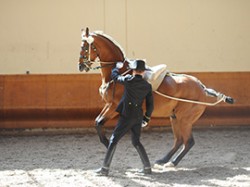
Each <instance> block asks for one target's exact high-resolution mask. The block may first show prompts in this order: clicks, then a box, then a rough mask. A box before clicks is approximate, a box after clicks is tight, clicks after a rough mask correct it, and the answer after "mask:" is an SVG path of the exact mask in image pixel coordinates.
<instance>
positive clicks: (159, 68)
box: [144, 64, 168, 91]
mask: <svg viewBox="0 0 250 187" xmlns="http://www.w3.org/2000/svg"><path fill="white" fill-rule="evenodd" d="M149 68H150V69H151V71H146V72H145V75H144V79H145V80H147V81H148V82H149V83H150V84H151V85H152V90H153V91H155V90H157V89H158V87H159V86H160V84H161V83H162V81H163V79H164V77H165V75H166V74H167V72H168V69H167V65H166V64H160V65H156V66H153V67H149Z"/></svg>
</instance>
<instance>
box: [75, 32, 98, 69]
mask: <svg viewBox="0 0 250 187" xmlns="http://www.w3.org/2000/svg"><path fill="white" fill-rule="evenodd" d="M94 40H95V39H94V37H93V36H92V35H90V34H89V29H88V28H87V29H86V31H84V30H82V45H81V52H80V58H79V70H80V71H83V70H85V71H86V72H88V71H89V70H90V69H91V65H92V61H94V60H95V59H94V58H97V57H98V54H97V51H96V48H95V46H94ZM92 49H93V50H92ZM94 53H95V54H94ZM94 56H95V57H94Z"/></svg>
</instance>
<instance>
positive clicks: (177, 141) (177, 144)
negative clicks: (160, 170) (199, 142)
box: [155, 116, 183, 165]
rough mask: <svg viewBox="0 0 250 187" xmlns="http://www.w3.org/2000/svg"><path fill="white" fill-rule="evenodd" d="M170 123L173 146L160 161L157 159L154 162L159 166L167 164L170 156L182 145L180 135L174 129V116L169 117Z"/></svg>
mask: <svg viewBox="0 0 250 187" xmlns="http://www.w3.org/2000/svg"><path fill="white" fill-rule="evenodd" d="M170 121H171V125H172V129H173V134H174V145H173V147H172V149H171V150H170V151H169V152H168V153H167V154H166V155H165V156H164V157H163V158H162V159H159V160H157V161H156V162H155V163H156V164H159V165H163V164H166V163H167V162H169V161H170V159H171V158H172V156H173V155H174V154H175V153H176V152H177V151H178V149H179V148H180V146H181V145H182V144H183V140H182V137H181V134H180V133H179V130H178V129H176V117H175V116H173V117H170Z"/></svg>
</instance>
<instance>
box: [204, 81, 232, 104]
mask: <svg viewBox="0 0 250 187" xmlns="http://www.w3.org/2000/svg"><path fill="white" fill-rule="evenodd" d="M203 86H204V85H203ZM204 91H205V92H206V94H207V96H210V97H216V98H217V100H219V99H221V98H223V101H224V102H226V103H229V104H234V99H233V98H232V97H230V96H226V95H224V94H223V93H220V92H217V91H215V90H214V89H212V88H206V87H205V86H204Z"/></svg>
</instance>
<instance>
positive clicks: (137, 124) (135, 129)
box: [103, 116, 150, 169]
mask: <svg viewBox="0 0 250 187" xmlns="http://www.w3.org/2000/svg"><path fill="white" fill-rule="evenodd" d="M141 122H142V117H140V118H131V119H128V118H127V117H124V116H120V117H119V120H118V123H117V125H116V127H115V129H114V131H113V133H112V135H111V138H110V141H109V146H108V150H107V153H106V156H105V159H104V163H103V167H104V168H105V169H109V166H110V164H111V161H112V158H113V155H114V152H115V148H116V145H117V143H118V142H119V140H120V139H121V138H122V137H123V136H124V135H125V134H126V133H127V132H128V131H129V130H131V139H132V144H133V146H134V147H135V148H136V150H137V152H138V153H139V155H140V158H141V160H142V163H143V166H144V168H148V167H150V162H149V159H148V156H147V153H146V151H145V149H144V147H143V145H142V144H141V142H140V136H141Z"/></svg>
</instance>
